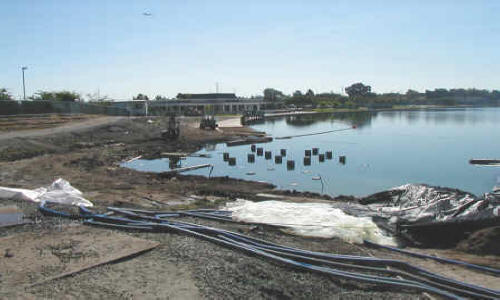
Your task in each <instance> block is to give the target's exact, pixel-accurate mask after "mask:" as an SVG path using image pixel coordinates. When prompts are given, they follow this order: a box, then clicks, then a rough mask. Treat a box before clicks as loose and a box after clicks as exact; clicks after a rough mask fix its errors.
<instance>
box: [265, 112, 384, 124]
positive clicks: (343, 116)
mask: <svg viewBox="0 0 500 300" xmlns="http://www.w3.org/2000/svg"><path fill="white" fill-rule="evenodd" d="M376 115H377V112H338V113H334V114H332V113H324V114H314V115H313V114H310V115H295V116H287V117H285V122H286V124H287V125H289V126H293V127H307V126H311V125H313V124H316V123H324V122H326V121H329V122H330V123H331V124H333V123H335V122H342V123H345V124H346V125H349V126H354V125H355V126H357V127H363V126H369V125H370V124H371V120H372V118H373V117H376ZM276 121H277V120H272V121H271V124H274V123H275V122H276Z"/></svg>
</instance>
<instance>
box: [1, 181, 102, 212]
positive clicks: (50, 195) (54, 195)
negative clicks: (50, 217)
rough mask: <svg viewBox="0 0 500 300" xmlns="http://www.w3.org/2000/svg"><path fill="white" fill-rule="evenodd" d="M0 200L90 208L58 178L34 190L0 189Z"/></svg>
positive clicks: (88, 204)
mask: <svg viewBox="0 0 500 300" xmlns="http://www.w3.org/2000/svg"><path fill="white" fill-rule="evenodd" d="M0 199H14V200H26V201H32V202H51V203H59V204H67V205H77V206H80V205H81V206H85V207H92V206H93V204H92V202H90V201H88V200H87V199H85V198H83V196H82V192H80V191H79V190H78V189H76V188H74V187H72V186H71V184H70V183H69V182H68V181H66V180H64V179H62V178H59V179H57V180H56V181H54V182H53V183H52V184H51V185H50V186H48V187H40V188H37V189H34V190H28V189H16V188H9V187H0Z"/></svg>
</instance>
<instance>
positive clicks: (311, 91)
mask: <svg viewBox="0 0 500 300" xmlns="http://www.w3.org/2000/svg"><path fill="white" fill-rule="evenodd" d="M306 97H308V98H312V97H314V92H313V90H311V89H308V90H307V92H306Z"/></svg>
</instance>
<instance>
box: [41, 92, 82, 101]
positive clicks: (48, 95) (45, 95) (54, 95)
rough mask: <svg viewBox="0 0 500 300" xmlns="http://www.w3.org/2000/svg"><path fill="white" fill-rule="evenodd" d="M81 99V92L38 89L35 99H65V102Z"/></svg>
mask: <svg viewBox="0 0 500 300" xmlns="http://www.w3.org/2000/svg"><path fill="white" fill-rule="evenodd" d="M79 99H80V94H78V93H75V92H70V91H56V92H47V91H38V92H36V93H35V96H34V97H33V100H43V101H64V102H75V101H76V100H79Z"/></svg>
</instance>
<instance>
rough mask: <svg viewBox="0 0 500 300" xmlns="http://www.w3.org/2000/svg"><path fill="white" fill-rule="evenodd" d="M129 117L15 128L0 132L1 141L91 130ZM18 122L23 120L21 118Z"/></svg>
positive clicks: (99, 118)
mask: <svg viewBox="0 0 500 300" xmlns="http://www.w3.org/2000/svg"><path fill="white" fill-rule="evenodd" d="M126 118H127V117H110V116H104V117H97V118H92V119H89V120H84V121H76V122H69V123H66V124H63V125H60V126H57V127H54V128H44V129H31V130H15V131H9V132H0V141H2V140H7V139H12V138H28V137H41V136H47V135H52V134H59V133H67V132H75V131H83V130H91V129H92V128H95V127H99V126H102V125H109V124H113V123H116V122H118V121H120V120H123V119H126ZM18 122H22V120H19V121H18Z"/></svg>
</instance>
